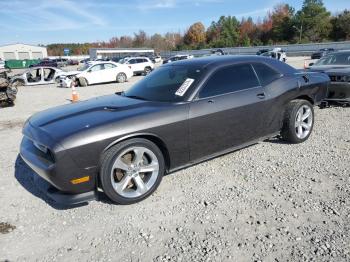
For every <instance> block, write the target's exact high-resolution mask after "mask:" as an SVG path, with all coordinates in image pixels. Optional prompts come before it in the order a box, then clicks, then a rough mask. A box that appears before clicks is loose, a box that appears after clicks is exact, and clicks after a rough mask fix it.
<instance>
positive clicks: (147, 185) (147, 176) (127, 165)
mask: <svg viewBox="0 0 350 262" xmlns="http://www.w3.org/2000/svg"><path fill="white" fill-rule="evenodd" d="M158 175H159V162H158V159H157V157H156V155H155V154H154V153H153V152H152V151H151V150H149V149H148V148H145V147H141V146H137V147H130V148H127V149H125V150H124V151H123V152H121V153H120V154H119V155H118V156H117V158H116V160H115V161H114V164H113V167H112V170H111V182H112V186H113V189H114V190H115V192H117V193H118V194H119V195H121V196H123V197H125V198H135V197H139V196H141V195H144V194H146V193H147V192H148V191H149V190H150V189H151V188H152V186H153V185H154V183H155V182H156V180H157V177H158Z"/></svg>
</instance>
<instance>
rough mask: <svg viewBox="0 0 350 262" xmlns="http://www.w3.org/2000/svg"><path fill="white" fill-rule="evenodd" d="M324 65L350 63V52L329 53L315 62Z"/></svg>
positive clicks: (316, 64) (317, 64)
mask: <svg viewBox="0 0 350 262" xmlns="http://www.w3.org/2000/svg"><path fill="white" fill-rule="evenodd" d="M322 65H350V52H347V53H332V54H328V55H326V56H324V57H322V58H321V59H320V60H318V61H317V62H316V63H315V66H322Z"/></svg>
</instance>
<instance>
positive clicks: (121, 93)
mask: <svg viewBox="0 0 350 262" xmlns="http://www.w3.org/2000/svg"><path fill="white" fill-rule="evenodd" d="M115 94H117V95H119V96H124V97H127V98H133V99H139V100H145V101H148V100H147V99H146V98H144V97H141V96H127V95H125V92H124V91H121V92H116V93H115Z"/></svg>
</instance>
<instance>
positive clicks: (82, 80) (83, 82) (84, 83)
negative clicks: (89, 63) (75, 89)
mask: <svg viewBox="0 0 350 262" xmlns="http://www.w3.org/2000/svg"><path fill="white" fill-rule="evenodd" d="M78 80H79V85H80V86H88V85H89V83H88V81H87V79H86V78H84V77H79V79H78Z"/></svg>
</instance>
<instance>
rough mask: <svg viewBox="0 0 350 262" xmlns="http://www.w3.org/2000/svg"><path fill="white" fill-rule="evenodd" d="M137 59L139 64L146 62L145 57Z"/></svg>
mask: <svg viewBox="0 0 350 262" xmlns="http://www.w3.org/2000/svg"><path fill="white" fill-rule="evenodd" d="M136 61H137V63H138V64H139V63H143V62H144V59H143V58H138V59H136Z"/></svg>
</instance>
